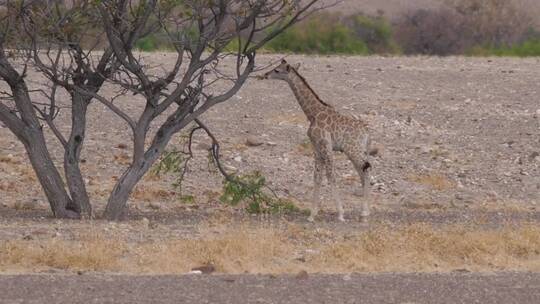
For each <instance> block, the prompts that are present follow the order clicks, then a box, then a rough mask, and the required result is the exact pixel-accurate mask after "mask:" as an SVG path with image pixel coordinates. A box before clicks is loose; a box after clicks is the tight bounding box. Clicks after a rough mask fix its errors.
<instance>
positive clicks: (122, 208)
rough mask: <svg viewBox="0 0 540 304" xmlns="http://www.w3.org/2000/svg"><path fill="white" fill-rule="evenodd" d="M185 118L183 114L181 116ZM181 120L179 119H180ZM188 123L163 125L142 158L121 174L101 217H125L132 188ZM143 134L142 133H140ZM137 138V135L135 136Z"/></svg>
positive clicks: (116, 218) (118, 218)
mask: <svg viewBox="0 0 540 304" xmlns="http://www.w3.org/2000/svg"><path fill="white" fill-rule="evenodd" d="M183 117H185V114H184V115H183ZM180 120H181V119H180ZM188 123H189V122H187V121H182V122H181V123H180V124H178V125H176V126H175V127H176V129H175V128H173V124H172V123H171V124H167V123H166V124H165V125H164V126H162V127H161V128H160V129H159V130H158V132H157V134H156V136H155V138H154V141H153V142H152V144H151V145H150V147H149V148H148V150H146V152H145V153H144V155H143V156H141V157H139V159H138V160H137V159H135V158H134V161H133V163H132V164H131V165H130V166H129V168H128V169H127V170H126V171H125V172H124V174H122V176H121V177H120V179H119V180H118V182H117V183H116V185H115V186H114V188H113V190H112V193H111V196H110V197H109V200H108V201H107V207H106V208H105V212H104V213H103V216H104V217H105V218H106V219H108V220H121V219H123V218H124V217H125V216H126V206H127V201H128V199H129V195H130V194H131V192H132V191H133V188H135V186H136V185H137V183H138V182H139V181H140V180H141V178H142V177H143V176H144V174H146V172H148V170H149V169H150V168H151V167H152V165H153V164H154V162H155V161H156V160H157V159H158V158H159V157H160V156H161V154H163V151H164V150H165V147H166V146H167V144H168V143H169V141H170V140H171V137H172V135H173V134H174V133H176V132H178V131H179V130H181V128H183V127H184V126H185V125H187V124H188ZM142 133H144V132H142ZM135 136H137V134H136V135H135Z"/></svg>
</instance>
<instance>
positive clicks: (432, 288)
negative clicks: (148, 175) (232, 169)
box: [0, 273, 540, 304]
mask: <svg viewBox="0 0 540 304" xmlns="http://www.w3.org/2000/svg"><path fill="white" fill-rule="evenodd" d="M0 295H1V296H0V302H1V303H5V304H8V303H58V304H60V303H73V304H75V303H224V304H225V303H494V304H495V303H504V304H511V303H538V301H540V275H539V274H532V273H496V274H461V273H457V274H390V273H389V274H379V275H368V274H366V275H358V274H353V275H309V276H298V275H297V276H278V277H274V276H261V275H237V276H231V275H226V276H225V275H218V276H213V275H211V276H206V275H185V276H123V275H92V274H91V275H81V276H77V275H21V276H6V275H4V276H0Z"/></svg>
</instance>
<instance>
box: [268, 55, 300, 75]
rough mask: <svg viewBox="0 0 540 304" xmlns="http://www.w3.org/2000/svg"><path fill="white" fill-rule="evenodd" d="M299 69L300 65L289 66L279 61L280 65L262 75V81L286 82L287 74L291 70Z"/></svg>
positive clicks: (283, 61)
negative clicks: (276, 80) (278, 80)
mask: <svg viewBox="0 0 540 304" xmlns="http://www.w3.org/2000/svg"><path fill="white" fill-rule="evenodd" d="M299 67H300V64H296V65H294V66H291V65H290V64H289V63H287V61H286V60H285V59H283V60H281V63H280V64H279V65H278V66H277V67H275V68H274V69H273V70H271V71H270V72H268V73H266V74H264V77H263V78H264V79H280V80H287V79H288V78H289V73H290V72H291V71H292V70H297V69H298V68H299Z"/></svg>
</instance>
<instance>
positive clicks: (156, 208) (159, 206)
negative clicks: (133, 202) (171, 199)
mask: <svg viewBox="0 0 540 304" xmlns="http://www.w3.org/2000/svg"><path fill="white" fill-rule="evenodd" d="M148 207H149V208H150V209H154V210H159V209H161V205H160V204H158V203H150V204H148Z"/></svg>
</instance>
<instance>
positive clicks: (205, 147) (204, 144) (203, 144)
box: [196, 142, 212, 150]
mask: <svg viewBox="0 0 540 304" xmlns="http://www.w3.org/2000/svg"><path fill="white" fill-rule="evenodd" d="M196 148H197V149H199V150H210V149H212V145H211V144H210V143H207V142H200V143H198V144H197V146H196Z"/></svg>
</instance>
